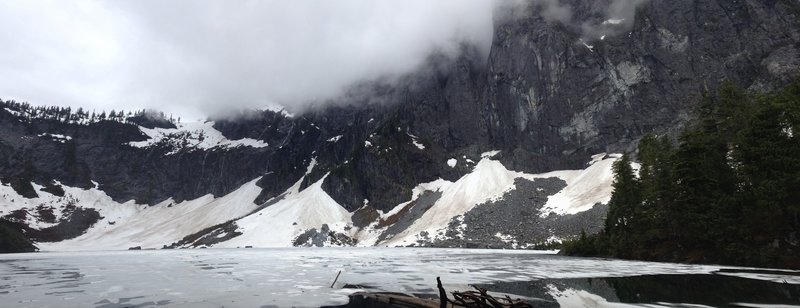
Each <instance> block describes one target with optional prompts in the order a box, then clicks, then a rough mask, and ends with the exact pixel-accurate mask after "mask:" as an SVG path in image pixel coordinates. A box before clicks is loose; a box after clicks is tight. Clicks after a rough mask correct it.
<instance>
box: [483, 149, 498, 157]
mask: <svg viewBox="0 0 800 308" xmlns="http://www.w3.org/2000/svg"><path fill="white" fill-rule="evenodd" d="M497 154H500V151H496V150H495V151H489V152H483V153H481V158H492V157H495V156H497Z"/></svg>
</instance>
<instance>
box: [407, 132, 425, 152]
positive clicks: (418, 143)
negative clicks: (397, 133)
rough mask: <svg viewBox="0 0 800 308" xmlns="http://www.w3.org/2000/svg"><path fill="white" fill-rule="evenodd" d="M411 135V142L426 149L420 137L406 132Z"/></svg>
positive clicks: (421, 148) (418, 147)
mask: <svg viewBox="0 0 800 308" xmlns="http://www.w3.org/2000/svg"><path fill="white" fill-rule="evenodd" d="M406 134H407V135H408V136H409V137H411V144H413V145H414V146H415V147H417V149H420V150H424V149H425V145H424V144H422V143H420V142H419V138H418V137H417V136H414V135H412V134H409V133H406Z"/></svg>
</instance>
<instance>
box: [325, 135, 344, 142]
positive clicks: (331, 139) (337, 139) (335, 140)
mask: <svg viewBox="0 0 800 308" xmlns="http://www.w3.org/2000/svg"><path fill="white" fill-rule="evenodd" d="M339 139H342V135H339V136H335V137H331V138H329V139H328V142H337V141H339Z"/></svg>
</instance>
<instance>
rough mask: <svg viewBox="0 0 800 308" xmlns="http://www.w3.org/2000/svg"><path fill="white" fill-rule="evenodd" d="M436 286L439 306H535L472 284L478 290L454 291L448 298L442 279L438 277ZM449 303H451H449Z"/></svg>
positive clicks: (516, 307) (443, 307) (499, 307)
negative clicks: (501, 296) (492, 293)
mask: <svg viewBox="0 0 800 308" xmlns="http://www.w3.org/2000/svg"><path fill="white" fill-rule="evenodd" d="M436 287H437V288H439V307H440V308H447V307H469V308H473V307H475V308H527V307H533V306H532V305H531V304H529V303H528V302H526V301H523V300H521V299H511V297H508V295H506V297H505V298H495V297H494V296H491V295H489V293H488V292H487V291H486V289H483V288H479V287H476V286H472V287H473V288H475V290H476V291H464V292H453V293H452V294H453V299H452V300H451V299H449V298H447V292H446V291H445V290H444V287H443V286H442V280H441V279H439V277H436ZM448 304H449V305H448Z"/></svg>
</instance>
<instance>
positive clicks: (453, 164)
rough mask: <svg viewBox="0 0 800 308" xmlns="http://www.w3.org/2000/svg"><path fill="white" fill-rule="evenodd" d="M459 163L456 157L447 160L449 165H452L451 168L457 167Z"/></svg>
mask: <svg viewBox="0 0 800 308" xmlns="http://www.w3.org/2000/svg"><path fill="white" fill-rule="evenodd" d="M457 164H458V160H456V159H455V158H451V159H448V160H447V165H448V166H450V168H455V167H456V165H457Z"/></svg>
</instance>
